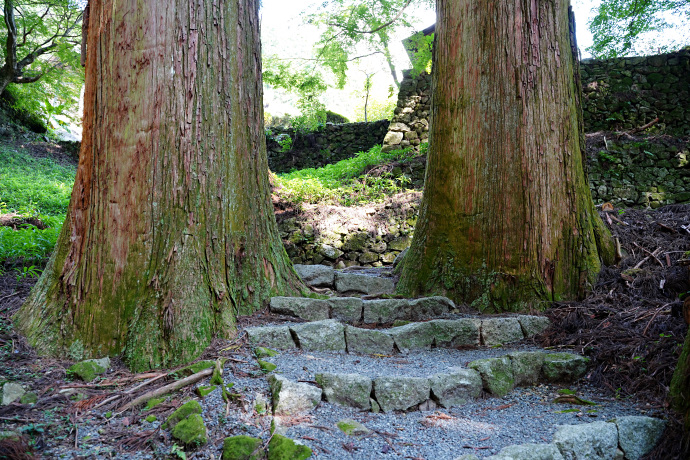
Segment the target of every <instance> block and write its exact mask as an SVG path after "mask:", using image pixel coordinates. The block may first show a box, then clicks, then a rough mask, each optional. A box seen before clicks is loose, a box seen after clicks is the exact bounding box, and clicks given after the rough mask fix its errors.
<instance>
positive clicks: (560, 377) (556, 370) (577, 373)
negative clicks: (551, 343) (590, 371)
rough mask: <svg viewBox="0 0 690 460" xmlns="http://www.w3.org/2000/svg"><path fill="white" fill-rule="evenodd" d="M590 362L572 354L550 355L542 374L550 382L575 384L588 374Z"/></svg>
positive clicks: (547, 356)
mask: <svg viewBox="0 0 690 460" xmlns="http://www.w3.org/2000/svg"><path fill="white" fill-rule="evenodd" d="M588 362H589V360H588V359H587V358H585V357H583V356H579V355H575V354H572V353H548V354H546V355H545V356H544V365H543V366H542V374H543V375H544V377H546V379H547V380H548V381H549V382H574V381H576V380H577V379H579V378H580V377H582V376H583V375H585V372H587V363H588Z"/></svg>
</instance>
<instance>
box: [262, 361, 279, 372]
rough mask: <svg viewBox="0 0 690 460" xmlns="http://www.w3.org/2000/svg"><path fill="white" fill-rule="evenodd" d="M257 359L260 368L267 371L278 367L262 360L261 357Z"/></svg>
mask: <svg viewBox="0 0 690 460" xmlns="http://www.w3.org/2000/svg"><path fill="white" fill-rule="evenodd" d="M257 361H258V362H259V367H260V368H261V370H262V371H264V372H267V373H268V372H272V371H274V370H276V368H277V367H278V366H276V365H275V364H273V363H269V362H268V361H264V360H262V359H257Z"/></svg>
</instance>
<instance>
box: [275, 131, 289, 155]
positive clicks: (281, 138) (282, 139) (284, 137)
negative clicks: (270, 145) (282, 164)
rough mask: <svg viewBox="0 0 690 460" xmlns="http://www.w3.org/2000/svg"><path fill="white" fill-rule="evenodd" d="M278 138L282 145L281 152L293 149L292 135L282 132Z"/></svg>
mask: <svg viewBox="0 0 690 460" xmlns="http://www.w3.org/2000/svg"><path fill="white" fill-rule="evenodd" d="M276 139H277V140H278V144H279V145H280V151H281V152H283V153H285V152H289V151H290V150H292V138H291V137H290V136H288V135H287V134H282V135H281V136H279V137H277V138H276Z"/></svg>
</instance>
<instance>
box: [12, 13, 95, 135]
mask: <svg viewBox="0 0 690 460" xmlns="http://www.w3.org/2000/svg"><path fill="white" fill-rule="evenodd" d="M5 5H6V6H8V5H12V6H13V7H14V8H13V10H14V14H13V16H14V22H15V25H16V34H17V35H16V40H17V51H16V53H17V54H16V60H17V63H18V64H17V67H18V70H19V76H18V77H17V78H15V79H14V82H15V83H21V84H14V83H11V84H10V85H9V86H8V87H7V92H9V93H10V95H11V98H12V99H13V100H14V106H15V108H17V109H20V110H25V111H27V112H29V113H35V114H40V115H41V116H42V117H43V118H44V121H46V122H48V121H49V120H50V119H51V117H53V116H55V115H63V116H67V117H68V118H72V117H73V115H71V114H74V113H76V109H77V106H78V104H79V92H80V90H81V86H82V84H83V82H84V72H83V69H82V67H81V65H80V54H79V47H78V44H79V43H80V38H81V15H82V9H81V7H80V5H79V4H78V3H77V2H75V1H73V0H39V1H36V0H13V1H12V2H8V1H5ZM0 16H2V23H3V24H5V27H4V28H2V29H0V41H2V43H3V46H2V47H0V58H1V59H2V63H3V64H7V62H8V47H7V46H6V45H5V44H6V43H7V42H8V38H9V37H10V34H11V32H10V30H11V29H10V28H9V27H8V24H9V23H11V21H8V19H9V17H8V18H6V17H5V14H4V12H3V11H0ZM32 58H33V59H32ZM36 78H38V80H37V81H34V80H35V79H36ZM0 92H1V91H0Z"/></svg>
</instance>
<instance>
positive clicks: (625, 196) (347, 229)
mask: <svg viewBox="0 0 690 460" xmlns="http://www.w3.org/2000/svg"><path fill="white" fill-rule="evenodd" d="M607 136H608V138H607ZM587 153H588V170H589V179H590V188H591V191H592V196H593V198H594V202H595V204H601V203H605V202H611V203H613V204H614V205H615V206H616V207H631V206H636V207H650V208H658V207H660V206H663V205H668V204H674V203H690V141H689V140H688V139H687V138H677V137H671V136H649V137H633V136H621V137H618V138H617V137H615V136H612V135H610V134H604V133H595V134H589V135H587ZM425 167H426V157H424V156H419V157H416V158H414V159H412V160H408V161H405V162H400V163H397V164H395V165H394V166H393V167H392V168H391V171H392V173H393V174H394V176H402V175H405V176H406V177H407V178H408V179H409V181H410V183H411V184H414V186H415V188H416V189H418V190H421V188H422V186H423V183H424V170H425ZM420 198H421V193H419V192H414V193H407V194H404V195H398V196H395V197H392V198H390V199H389V200H387V201H386V202H385V203H381V204H376V205H370V206H365V207H357V208H341V207H337V206H322V207H320V206H313V205H308V206H306V207H305V208H306V209H305V212H304V213H302V214H299V215H293V216H285V215H283V214H278V215H277V217H278V226H279V228H280V231H281V236H282V238H283V242H284V243H285V247H286V249H287V251H288V254H289V255H290V257H291V259H292V261H293V262H294V263H298V264H326V265H330V266H336V267H339V268H344V267H349V266H353V265H360V266H372V267H379V266H386V265H391V264H392V263H393V261H394V260H395V258H396V256H397V255H398V254H399V253H400V252H401V251H402V250H404V249H405V248H406V247H407V246H408V245H409V243H410V241H411V239H412V233H413V231H414V225H415V223H416V219H417V212H418V210H419V202H420Z"/></svg>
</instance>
